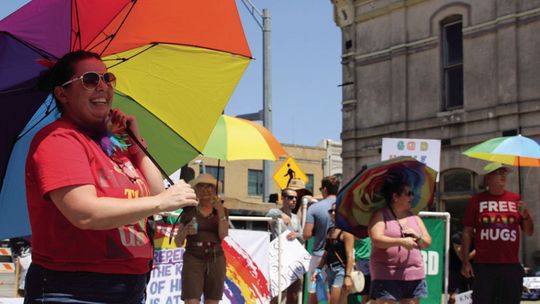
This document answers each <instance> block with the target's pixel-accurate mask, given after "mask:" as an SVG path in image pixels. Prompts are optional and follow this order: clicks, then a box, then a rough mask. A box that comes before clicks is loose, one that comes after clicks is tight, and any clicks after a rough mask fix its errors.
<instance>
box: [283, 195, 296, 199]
mask: <svg viewBox="0 0 540 304" xmlns="http://www.w3.org/2000/svg"><path fill="white" fill-rule="evenodd" d="M283 197H284V198H288V199H297V198H298V196H294V195H284V196H283Z"/></svg>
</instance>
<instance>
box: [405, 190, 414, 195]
mask: <svg viewBox="0 0 540 304" xmlns="http://www.w3.org/2000/svg"><path fill="white" fill-rule="evenodd" d="M403 194H404V195H408V196H414V192H413V191H411V190H409V191H407V192H403Z"/></svg>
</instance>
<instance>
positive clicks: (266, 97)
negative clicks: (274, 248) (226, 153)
mask: <svg viewBox="0 0 540 304" xmlns="http://www.w3.org/2000/svg"><path fill="white" fill-rule="evenodd" d="M242 3H243V4H244V5H245V6H246V8H247V9H248V11H249V12H250V14H251V16H252V17H253V19H254V20H255V22H256V23H257V25H258V26H259V28H260V29H261V30H262V32H263V110H262V111H259V112H256V113H250V114H244V115H238V116H237V117H240V118H245V119H250V120H262V122H263V126H264V127H265V128H266V129H268V131H270V132H272V66H271V64H270V32H271V31H270V11H269V10H268V9H263V11H262V13H261V11H259V10H258V9H257V8H256V7H255V5H254V4H253V3H252V2H251V0H242ZM259 19H260V20H259ZM261 114H262V117H261ZM271 174H272V164H271V163H270V161H268V160H265V161H263V202H265V201H268V199H269V197H270V181H271V179H272V178H271V177H272V176H271Z"/></svg>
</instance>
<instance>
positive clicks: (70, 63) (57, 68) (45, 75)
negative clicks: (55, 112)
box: [38, 51, 101, 110]
mask: <svg viewBox="0 0 540 304" xmlns="http://www.w3.org/2000/svg"><path fill="white" fill-rule="evenodd" d="M89 58H95V59H98V60H101V57H100V56H99V55H98V54H96V53H93V52H88V51H74V52H69V53H67V54H65V55H64V56H63V57H62V58H60V60H58V61H57V62H56V63H55V64H54V66H53V67H51V68H50V69H48V70H46V71H44V72H42V73H41V75H40V76H39V79H38V88H39V89H40V90H41V91H45V92H49V93H53V94H54V88H55V87H57V86H61V85H62V84H63V83H65V82H66V81H69V80H70V79H71V78H72V77H73V75H75V65H76V64H77V63H79V62H80V61H82V60H85V59H89ZM55 99H56V96H55ZM56 105H57V106H58V108H59V109H60V110H62V109H61V108H60V104H59V103H58V102H57V103H56Z"/></svg>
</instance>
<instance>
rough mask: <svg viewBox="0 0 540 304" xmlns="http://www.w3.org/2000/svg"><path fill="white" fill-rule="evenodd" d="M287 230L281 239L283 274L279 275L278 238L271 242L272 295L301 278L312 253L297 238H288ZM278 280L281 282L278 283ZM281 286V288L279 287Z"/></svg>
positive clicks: (274, 295)
mask: <svg viewBox="0 0 540 304" xmlns="http://www.w3.org/2000/svg"><path fill="white" fill-rule="evenodd" d="M289 233H290V231H288V230H286V231H285V232H283V233H282V234H281V235H280V237H279V238H280V239H281V276H280V277H278V271H279V259H278V252H279V251H278V238H276V239H274V240H273V241H272V242H271V243H270V252H269V255H270V257H269V260H270V297H271V298H273V297H276V296H277V295H278V294H279V291H283V290H285V288H287V287H289V286H290V285H291V284H292V283H294V281H296V280H297V279H299V278H301V277H302V276H303V275H304V273H306V272H307V270H308V267H309V261H310V260H311V255H310V254H309V252H307V251H306V249H304V246H302V244H300V242H299V241H298V240H296V239H294V240H292V241H289V240H287V234H289ZM278 280H280V281H279V283H280V284H278ZM278 286H280V288H278Z"/></svg>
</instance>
